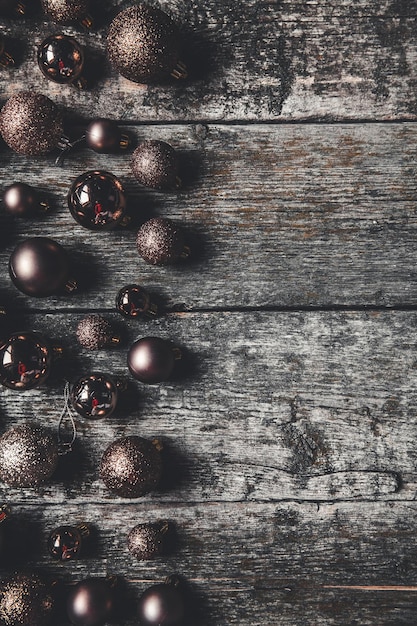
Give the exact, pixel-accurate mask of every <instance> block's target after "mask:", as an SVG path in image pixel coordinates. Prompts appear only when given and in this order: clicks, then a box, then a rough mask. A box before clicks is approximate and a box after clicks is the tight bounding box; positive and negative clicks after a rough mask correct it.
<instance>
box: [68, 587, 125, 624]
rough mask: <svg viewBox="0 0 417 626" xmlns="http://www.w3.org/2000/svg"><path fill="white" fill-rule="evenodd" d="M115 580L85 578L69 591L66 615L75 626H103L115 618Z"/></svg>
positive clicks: (116, 599) (116, 601)
mask: <svg viewBox="0 0 417 626" xmlns="http://www.w3.org/2000/svg"><path fill="white" fill-rule="evenodd" d="M117 596H118V592H117V578H115V577H110V576H108V577H107V578H87V579H85V580H82V581H81V582H79V583H78V584H77V585H75V587H74V588H73V589H71V591H70V593H69V596H68V599H67V614H68V618H69V620H70V622H71V624H74V625H75V626H104V624H107V622H108V621H110V620H111V619H112V618H113V617H115V612H116V608H117V604H118V597H117Z"/></svg>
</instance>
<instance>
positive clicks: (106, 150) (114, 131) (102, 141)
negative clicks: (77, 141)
mask: <svg viewBox="0 0 417 626" xmlns="http://www.w3.org/2000/svg"><path fill="white" fill-rule="evenodd" d="M85 140H86V143H87V146H88V147H89V148H91V150H94V151H95V152H98V153H100V154H111V153H113V152H118V151H119V150H126V148H128V147H129V145H130V139H129V137H128V135H126V134H124V133H122V132H121V130H120V128H119V126H118V125H117V123H116V122H114V121H113V120H109V119H107V118H103V117H100V118H98V119H96V120H93V121H92V122H90V124H89V125H88V126H87V128H86V131H85Z"/></svg>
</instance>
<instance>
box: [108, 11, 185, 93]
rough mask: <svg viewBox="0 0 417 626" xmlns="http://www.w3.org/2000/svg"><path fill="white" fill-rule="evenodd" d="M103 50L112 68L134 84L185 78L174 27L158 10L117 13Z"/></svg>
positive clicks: (177, 36)
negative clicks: (105, 51) (169, 78)
mask: <svg viewBox="0 0 417 626" xmlns="http://www.w3.org/2000/svg"><path fill="white" fill-rule="evenodd" d="M107 50H108V55H109V58H110V61H111V63H112V65H113V66H114V67H115V68H116V69H117V70H118V71H119V72H120V74H121V75H122V76H124V77H125V78H128V79H129V80H132V81H133V82H135V83H146V84H147V83H155V82H162V81H164V80H166V78H167V77H169V76H170V75H171V76H174V77H175V78H185V77H186V75H187V72H186V69H185V66H184V64H183V63H182V62H181V61H180V34H179V31H178V28H177V26H176V25H175V24H174V22H173V21H172V20H171V18H170V17H169V16H168V15H167V14H166V13H164V12H163V11H161V10H160V9H156V8H153V7H150V6H146V5H144V4H140V5H138V6H133V7H129V8H127V9H124V10H123V11H120V13H118V14H117V15H116V17H115V18H114V20H113V21H112V23H111V24H110V28H109V33H108V36H107Z"/></svg>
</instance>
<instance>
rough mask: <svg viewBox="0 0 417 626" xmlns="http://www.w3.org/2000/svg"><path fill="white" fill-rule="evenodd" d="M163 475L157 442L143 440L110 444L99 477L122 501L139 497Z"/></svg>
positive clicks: (126, 439)
mask: <svg viewBox="0 0 417 626" xmlns="http://www.w3.org/2000/svg"><path fill="white" fill-rule="evenodd" d="M161 474H162V460H161V453H160V444H159V442H155V441H149V440H148V439H143V438H142V437H136V436H131V437H122V438H121V439H117V440H116V441H113V443H111V444H110V445H109V446H108V448H107V449H106V450H105V452H104V454H103V457H102V459H101V465H100V477H101V479H102V480H103V482H104V484H105V485H106V487H107V488H108V489H110V491H113V493H115V494H116V495H118V496H121V497H122V498H139V497H140V496H144V495H145V494H147V493H149V492H150V491H152V490H153V489H155V487H156V486H157V485H158V482H159V480H160V478H161Z"/></svg>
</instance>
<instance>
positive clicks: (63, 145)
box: [55, 135, 85, 167]
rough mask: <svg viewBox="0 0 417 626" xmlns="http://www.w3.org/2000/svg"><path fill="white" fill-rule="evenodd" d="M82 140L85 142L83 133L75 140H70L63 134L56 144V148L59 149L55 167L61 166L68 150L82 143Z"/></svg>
mask: <svg viewBox="0 0 417 626" xmlns="http://www.w3.org/2000/svg"><path fill="white" fill-rule="evenodd" d="M83 142H85V135H82V136H81V137H79V138H78V139H76V140H75V141H70V140H69V138H68V137H67V136H66V135H63V136H62V137H61V139H60V140H59V143H58V145H57V148H58V149H59V150H60V153H59V154H58V156H57V158H56V159H55V165H56V166H57V167H63V165H64V161H65V158H66V156H67V154H68V152H70V151H71V150H72V149H73V148H75V146H78V144H80V143H83Z"/></svg>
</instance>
